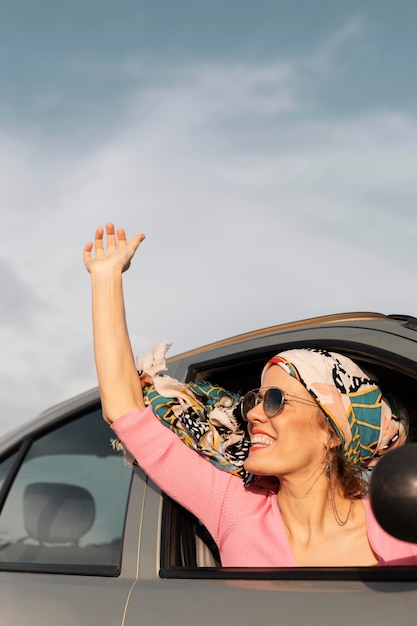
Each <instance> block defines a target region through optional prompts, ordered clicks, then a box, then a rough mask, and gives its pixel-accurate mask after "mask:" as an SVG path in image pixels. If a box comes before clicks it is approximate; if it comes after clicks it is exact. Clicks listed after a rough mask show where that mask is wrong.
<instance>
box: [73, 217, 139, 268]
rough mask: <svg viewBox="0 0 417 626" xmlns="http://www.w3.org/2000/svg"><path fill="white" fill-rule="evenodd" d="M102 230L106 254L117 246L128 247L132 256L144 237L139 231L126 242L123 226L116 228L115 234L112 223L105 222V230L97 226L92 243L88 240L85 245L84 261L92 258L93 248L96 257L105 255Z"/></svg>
mask: <svg viewBox="0 0 417 626" xmlns="http://www.w3.org/2000/svg"><path fill="white" fill-rule="evenodd" d="M104 232H106V240H107V241H106V243H107V246H106V247H107V255H108V254H111V253H112V252H114V251H115V250H117V248H126V247H130V248H131V252H132V256H133V254H134V253H135V252H136V250H137V248H138V247H139V245H140V244H141V242H142V241H143V240H144V239H145V235H144V234H143V233H139V234H137V235H134V236H133V237H132V239H131V240H130V241H129V242H128V241H127V239H126V232H125V230H124V229H123V228H118V229H117V234H116V231H115V228H114V225H113V224H112V223H111V222H108V223H107V224H106V229H105V231H104V229H103V228H97V230H96V233H95V239H94V244H93V243H92V242H91V241H89V242H88V243H87V244H86V245H85V247H84V261H86V260H89V259H91V258H92V252H93V249H94V250H95V256H96V258H97V259H100V258H103V257H105V256H106V250H105V242H104Z"/></svg>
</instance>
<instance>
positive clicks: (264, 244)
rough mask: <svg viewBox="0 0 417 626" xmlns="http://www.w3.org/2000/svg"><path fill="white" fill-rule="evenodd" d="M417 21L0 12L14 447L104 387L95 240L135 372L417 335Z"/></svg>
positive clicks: (139, 11)
mask: <svg viewBox="0 0 417 626" xmlns="http://www.w3.org/2000/svg"><path fill="white" fill-rule="evenodd" d="M416 20H417V4H416V3H415V2H414V0H396V2H392V1H385V0H362V1H359V0H350V2H346V3H339V2H334V0H314V2H312V1H311V0H256V2H254V1H249V0H211V1H210V2H207V1H206V0H175V2H174V1H172V0H97V1H94V0H72V2H63V1H62V0H61V1H59V0H36V2H33V0H0V76H1V81H0V139H1V141H0V200H1V202H0V212H1V236H2V239H1V247H0V284H1V294H2V297H1V300H0V313H1V315H0V334H1V335H0V336H1V360H0V367H1V386H0V408H1V412H0V433H3V432H5V431H7V430H9V429H12V428H13V427H14V426H16V425H18V424H20V423H22V422H24V421H26V420H28V419H30V418H32V417H33V416H35V415H36V414H37V413H38V412H40V411H41V410H43V409H46V408H47V407H49V406H50V405H51V404H54V403H57V402H59V401H61V400H63V399H66V398H68V397H70V396H72V395H74V394H76V393H79V392H81V391H83V390H85V389H87V388H89V387H92V386H94V385H95V382H96V381H95V372H94V364H93V358H92V341H91V323H90V294H89V277H88V274H87V273H86V271H85V270H84V267H83V265H82V261H81V255H82V248H83V246H84V243H85V242H86V241H88V240H90V239H91V238H92V236H93V234H94V230H95V228H96V227H97V226H103V225H104V224H105V223H106V222H107V221H114V222H115V223H116V225H117V226H123V227H125V228H126V230H127V234H128V236H129V235H132V234H133V233H135V232H141V231H142V232H145V233H146V235H147V239H146V241H145V242H144V244H143V246H142V247H141V250H140V252H139V254H138V256H137V258H136V259H135V262H134V265H133V266H132V269H131V270H130V272H129V273H128V274H127V275H126V297H127V308H128V319H129V326H130V330H131V335H132V342H133V346H134V351H135V353H137V354H138V355H140V354H144V353H146V352H147V351H148V350H149V349H150V347H151V346H152V344H153V343H154V342H155V341H157V340H160V339H169V340H171V341H173V342H174V345H173V347H172V348H171V351H170V354H175V353H178V352H181V351H183V350H187V349H190V348H193V347H197V346H198V345H201V344H205V343H208V342H211V341H215V340H218V339H222V338H225V337H227V336H230V335H234V334H237V333H241V332H245V331H250V330H253V329H255V328H260V327H265V326H269V325H273V324H278V323H284V322H289V321H293V320H296V319H303V318H307V317H313V316H316V315H322V314H328V313H336V312H346V311H358V310H361V311H371V310H372V311H378V312H382V313H408V314H411V315H417V293H416V290H415V285H416V284H417V259H416V256H417V255H416V243H417V210H416V206H415V205H416V198H417V176H416V173H417V106H416V105H417V81H416V71H415V59H416V58H417V38H416V37H415V24H416Z"/></svg>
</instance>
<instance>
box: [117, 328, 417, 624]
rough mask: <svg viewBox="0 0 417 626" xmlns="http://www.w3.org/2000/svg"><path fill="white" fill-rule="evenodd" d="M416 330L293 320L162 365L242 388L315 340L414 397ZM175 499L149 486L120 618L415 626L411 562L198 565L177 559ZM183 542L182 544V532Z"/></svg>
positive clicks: (415, 571) (416, 592)
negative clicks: (274, 359) (135, 564)
mask: <svg viewBox="0 0 417 626" xmlns="http://www.w3.org/2000/svg"><path fill="white" fill-rule="evenodd" d="M381 318H382V316H381ZM416 335H417V334H416V332H415V331H414V330H412V329H411V328H404V326H402V325H401V324H400V323H398V322H397V321H395V320H388V319H386V318H385V319H384V320H382V319H381V320H375V319H374V318H372V319H371V317H369V318H368V319H366V320H364V319H362V320H360V321H359V322H358V321H357V320H356V321H354V320H350V321H337V322H336V323H335V324H327V323H324V324H321V323H320V324H317V325H314V324H313V325H308V324H306V325H305V326H304V327H299V326H296V325H295V326H290V327H289V328H286V329H285V328H284V329H283V330H271V331H266V332H264V333H258V334H254V335H252V336H248V337H245V338H238V339H236V340H234V341H226V342H223V343H222V342H220V343H219V344H216V345H215V346H209V347H207V348H206V349H203V350H198V351H193V352H191V353H188V354H186V355H183V356H182V357H179V358H174V359H173V360H172V361H171V362H170V372H169V373H170V374H171V375H174V376H176V377H178V378H181V379H183V380H204V379H209V380H211V382H213V383H218V384H221V385H223V386H225V387H227V388H228V389H232V390H233V391H244V390H246V389H250V388H253V387H256V386H257V381H258V377H259V372H260V370H261V367H262V365H263V364H264V363H265V361H266V360H267V359H268V358H270V357H271V356H272V355H273V354H275V353H276V352H278V351H279V350H284V349H288V348H291V347H294V348H295V347H301V346H311V347H313V346H314V347H321V348H327V349H330V350H335V351H337V350H338V351H341V352H344V353H345V354H347V355H349V356H351V357H353V358H355V359H356V360H358V361H360V362H361V363H362V364H363V365H366V366H367V367H368V368H372V369H374V370H376V371H377V372H378V376H380V378H382V379H383V382H384V385H390V386H393V387H395V388H398V389H399V390H400V391H401V394H402V395H404V396H405V397H406V399H407V400H408V401H409V402H412V401H413V400H414V401H415V396H416V389H417V385H416V379H417V343H416V340H417V336H416ZM415 405H416V404H414V406H415ZM173 506H174V507H175V505H174V504H173V503H172V502H170V501H169V500H168V499H167V498H166V497H165V496H164V495H163V494H162V493H161V492H160V491H159V489H158V488H157V487H156V486H152V485H151V484H149V486H148V490H147V494H146V499H145V506H144V515H143V525H142V531H143V532H142V543H141V555H142V554H143V555H144V556H145V558H144V559H143V560H142V559H141V562H140V570H139V578H138V580H137V582H136V584H135V586H134V589H133V591H132V595H131V598H130V601H129V605H128V609H127V613H126V622H125V624H126V626H136V625H137V624H143V625H146V626H152V625H155V624H158V625H162V624H181V626H184V625H191V624H195V623H198V624H199V625H200V626H205V625H209V624H210V625H212V624H213V623H221V624H223V623H236V624H239V625H240V626H242V625H248V626H249V625H251V626H253V624H257V623H258V624H264V623H265V624H269V623H274V624H285V625H286V626H287V625H294V626H301V625H302V624H308V625H309V626H312V625H315V624H317V625H320V626H322V625H323V624H339V625H341V626H344V625H346V626H347V625H352V624H356V623H362V622H363V621H364V620H367V619H372V621H374V622H375V623H377V624H379V625H382V626H385V625H386V626H392V624H393V623H396V624H398V625H399V626H403V625H406V624H410V625H411V624H413V625H414V624H415V619H416V618H415V616H416V614H417V568H416V567H412V566H409V567H386V568H269V569H262V568H258V569H256V570H255V569H254V570H250V569H244V568H222V567H218V566H210V567H199V566H195V564H194V563H192V562H190V563H191V564H186V565H184V561H183V559H184V554H183V550H182V544H183V540H184V537H181V533H183V534H184V533H188V534H190V533H193V530H192V528H193V526H190V525H188V527H187V528H188V530H187V529H185V530H184V528H183V525H182V524H181V523H179V522H178V519H177V517H176V515H174V514H173V512H172V510H171V509H172V507H173ZM181 515H182V513H181V512H180V516H181ZM184 515H186V514H185V512H184ZM157 516H158V519H159V524H158V525H156V524H155V518H156V517H157ZM197 525H198V521H197ZM194 527H195V525H194ZM193 539H195V538H194V537H192V540H193ZM185 540H186V543H188V544H189V543H190V537H189V536H188V537H185ZM244 549H245V546H242V550H244ZM142 551H143V552H142ZM155 554H156V555H159V559H157V560H156V559H155V558H154V557H155Z"/></svg>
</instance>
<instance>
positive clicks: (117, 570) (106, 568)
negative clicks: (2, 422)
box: [0, 399, 134, 578]
mask: <svg viewBox="0 0 417 626" xmlns="http://www.w3.org/2000/svg"><path fill="white" fill-rule="evenodd" d="M99 409H100V401H99V400H97V399H95V400H94V401H92V402H88V403H86V404H85V405H84V406H81V407H80V408H78V409H76V410H74V411H70V412H69V413H68V414H67V415H63V416H60V417H59V418H58V419H55V420H52V421H51V422H49V423H47V424H46V425H43V426H39V427H38V428H35V429H34V430H33V431H31V432H30V434H27V435H26V436H24V437H23V439H21V440H20V442H18V443H17V444H15V445H13V446H12V447H11V448H10V449H9V450H6V451H3V453H2V454H1V456H0V463H2V462H3V461H7V459H8V458H10V457H11V456H13V454H16V459H15V461H14V463H12V465H11V467H10V469H9V472H8V473H7V476H6V478H5V480H4V482H3V485H2V487H1V489H0V516H1V514H2V511H3V507H4V504H5V502H6V500H7V497H8V495H9V493H10V490H11V489H12V487H13V484H14V481H15V479H16V477H17V475H18V473H19V471H20V468H21V467H22V466H23V464H24V462H25V459H26V457H27V454H28V452H29V451H30V448H31V446H32V444H33V443H34V442H36V441H38V440H39V439H41V438H42V437H44V436H47V435H48V434H49V433H51V432H53V431H54V430H56V429H57V428H61V427H64V426H66V425H67V424H70V423H71V422H75V421H77V420H79V419H82V418H83V417H85V416H87V415H88V414H89V413H92V412H93V411H97V410H99ZM110 434H111V433H109V435H110ZM109 446H111V442H110V437H109ZM115 455H116V453H115ZM120 462H121V463H123V459H122V456H121V455H120ZM126 471H129V470H128V468H126ZM133 474H134V470H133V468H131V470H130V477H129V485H128V487H127V496H126V506H125V511H124V518H123V524H122V534H121V537H122V540H121V547H120V552H119V558H118V563H117V564H115V565H98V564H96V565H91V564H83V563H80V564H72V563H62V564H60V563H18V562H0V572H19V573H30V574H52V575H55V574H59V575H74V576H97V577H109V578H115V577H119V576H120V574H121V571H122V559H123V548H124V537H125V532H126V524H127V517H128V513H129V502H130V495H131V489H132V483H133Z"/></svg>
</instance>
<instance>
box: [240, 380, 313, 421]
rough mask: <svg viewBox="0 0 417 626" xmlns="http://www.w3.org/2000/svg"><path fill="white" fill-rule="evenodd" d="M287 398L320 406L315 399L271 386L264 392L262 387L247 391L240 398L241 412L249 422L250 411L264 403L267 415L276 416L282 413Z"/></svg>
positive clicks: (269, 416)
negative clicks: (308, 398) (293, 394)
mask: <svg viewBox="0 0 417 626" xmlns="http://www.w3.org/2000/svg"><path fill="white" fill-rule="evenodd" d="M286 399H288V400H297V401H298V402H304V403H305V404H314V405H315V406H318V405H317V402H315V401H314V400H306V399H305V398H299V397H298V396H292V395H291V394H290V393H287V392H286V391H283V390H282V389H280V388H279V387H269V389H267V390H266V391H265V392H263V393H262V389H253V390H252V391H248V392H247V393H245V395H244V396H243V397H242V398H241V400H240V412H241V415H242V417H243V419H244V420H245V421H246V422H247V421H248V413H249V411H252V409H253V408H255V406H256V405H257V404H260V403H262V405H263V411H264V413H265V415H266V416H267V417H268V418H269V419H271V417H275V416H276V415H279V413H281V411H282V409H283V408H284V404H285V402H286Z"/></svg>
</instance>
